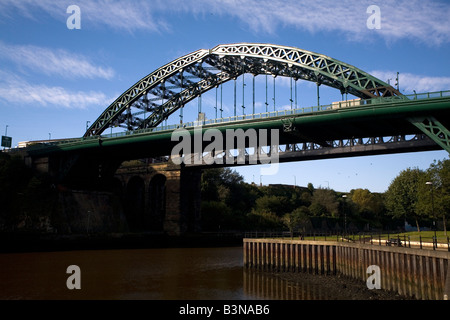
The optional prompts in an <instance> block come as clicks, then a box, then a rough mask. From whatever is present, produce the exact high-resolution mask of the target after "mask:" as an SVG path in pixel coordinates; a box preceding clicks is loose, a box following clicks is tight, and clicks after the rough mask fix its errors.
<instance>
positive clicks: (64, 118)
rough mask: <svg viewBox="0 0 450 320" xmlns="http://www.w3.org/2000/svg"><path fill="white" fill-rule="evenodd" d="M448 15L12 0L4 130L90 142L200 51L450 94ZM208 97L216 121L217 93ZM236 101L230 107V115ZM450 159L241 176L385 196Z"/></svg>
mask: <svg viewBox="0 0 450 320" xmlns="http://www.w3.org/2000/svg"><path fill="white" fill-rule="evenodd" d="M70 5H77V6H78V7H79V8H80V13H81V16H80V17H81V29H68V27H67V24H66V22H67V19H68V18H69V17H70V15H71V13H67V8H68V7H69V6H70ZM370 5H377V6H378V7H379V8H380V17H381V26H380V27H381V28H380V29H369V28H367V24H366V22H367V20H368V18H369V17H370V13H367V8H368V7H369V6H370ZM448 17H450V3H449V2H448V1H444V0H442V1H438V0H434V1H418V0H410V1H405V0H403V1H399V0H396V1H393V0H392V1H376V0H369V1H349V0H344V1H333V0H315V1H313V0H304V1H302V0H282V1H281V0H248V1H239V0H235V1H232V0H184V1H175V0H165V1H143V0H137V1H117V0H111V1H106V0H103V1H102V0H92V1H75V0H70V1H50V0H39V1H32V0H1V1H0V132H1V134H2V135H3V134H4V133H5V130H6V126H8V128H7V133H8V136H12V138H13V145H17V143H18V142H20V141H27V140H41V139H48V138H49V137H51V138H52V139H56V138H67V137H79V136H82V135H83V133H84V131H85V129H86V122H87V121H90V122H91V123H92V122H93V121H95V119H96V118H97V117H98V116H99V115H100V113H101V112H102V111H103V110H104V109H106V108H107V107H108V105H109V104H110V103H111V102H113V101H114V100H115V99H116V98H117V97H118V96H119V95H120V94H121V93H122V92H124V91H125V90H126V89H128V88H129V87H131V86H132V85H133V84H134V83H135V82H137V81H138V80H139V79H141V78H142V77H144V76H145V75H147V74H149V73H151V72H152V71H153V70H155V69H157V68H159V67H160V66H162V65H164V64H166V63H168V62H170V61H172V60H173V59H176V58H178V57H180V56H182V55H185V54H187V53H190V52H192V51H195V50H197V49H208V48H213V47H214V46H216V45H218V44H226V43H236V42H258V43H273V44H279V45H287V46H293V47H298V48H301V49H305V50H309V51H313V52H318V53H322V54H325V55H328V56H330V57H333V58H336V59H338V60H341V61H344V62H346V63H349V64H352V65H354V66H356V67H358V68H360V69H362V70H364V71H367V72H369V73H371V74H373V75H375V76H377V77H379V78H380V79H381V80H384V81H388V79H391V80H390V81H391V84H393V83H394V82H395V76H396V72H400V90H401V91H402V92H403V93H412V92H413V90H416V92H427V91H440V90H450V64H449V53H450V37H449V36H448V35H449V34H450V21H449V19H448ZM261 77H262V76H260V77H257V83H259V85H260V86H262V85H263V82H264V80H263V78H261ZM238 81H241V80H239V79H238ZM246 81H249V78H247V80H246ZM238 83H241V82H238ZM276 88H277V96H276V97H277V103H278V105H277V108H285V107H287V105H288V99H289V96H288V95H289V94H288V92H289V81H286V79H284V80H283V79H277V87H276ZM247 90H248V89H247ZM298 90H299V95H300V99H299V104H300V105H301V106H311V105H313V104H314V103H315V87H314V85H312V84H310V83H298ZM321 90H322V89H321ZM245 93H246V96H247V97H249V96H250V94H248V93H247V92H245ZM203 99H204V100H203V102H202V105H203V108H204V109H205V112H206V114H207V117H209V118H213V111H212V110H213V105H214V103H215V100H214V96H213V93H211V94H210V95H209V96H205V97H203ZM247 99H248V98H247ZM261 99H262V98H261ZM261 99H260V100H259V102H258V104H257V108H258V109H257V111H260V112H262V111H264V110H263V103H262V100H261ZM337 100H340V94H339V93H337V92H335V91H334V90H332V89H329V90H328V89H326V88H324V89H323V91H322V92H321V103H323V104H325V103H331V102H332V101H337ZM231 103H232V102H230V101H225V107H226V109H227V111H230V110H229V109H230V108H229V107H230V105H231ZM245 103H249V101H248V100H246V101H245V102H244V104H245ZM190 108H191V109H192V110H196V105H195V103H192V106H190ZM186 110H188V106H187V107H186ZM193 114H194V112H193ZM185 116H186V119H185V120H186V121H187V120H189V113H188V112H186V115H185ZM176 117H178V115H176V116H175V118H176ZM174 121H175V120H174ZM444 158H448V154H447V153H446V152H444V151H435V152H434V151H433V152H420V153H408V154H401V155H383V156H370V157H356V158H344V159H334V160H319V161H306V162H298V163H289V164H281V165H280V169H279V172H278V173H277V174H276V175H270V176H269V175H268V176H261V175H260V167H257V166H253V167H245V168H240V169H238V172H240V173H241V174H242V175H244V177H245V180H246V181H247V182H252V181H255V182H256V183H259V182H260V181H261V182H262V183H263V184H268V183H288V184H293V183H294V181H295V182H296V184H297V185H306V184H307V183H308V182H312V183H313V184H314V185H315V186H316V187H319V186H322V187H328V186H329V187H330V188H333V189H335V190H338V191H350V190H351V189H353V188H368V189H369V190H371V191H374V192H383V191H385V190H386V189H387V188H388V186H389V183H390V182H391V181H392V179H393V178H395V176H396V175H397V174H398V173H399V172H400V171H401V170H403V169H406V168H408V167H419V168H422V169H426V168H428V166H429V165H430V164H431V163H432V162H433V160H435V159H436V160H439V159H444Z"/></svg>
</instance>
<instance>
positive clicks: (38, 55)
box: [0, 41, 114, 79]
mask: <svg viewBox="0 0 450 320" xmlns="http://www.w3.org/2000/svg"><path fill="white" fill-rule="evenodd" d="M1 58H3V59H7V60H10V61H13V62H14V63H16V64H18V65H20V66H23V67H27V68H30V69H32V70H34V71H39V72H42V73H44V74H47V75H55V74H56V75H59V76H62V77H65V78H104V79H111V78H112V77H113V76H114V70H113V69H111V68H104V67H99V66H95V65H94V64H92V63H91V62H90V61H89V60H88V59H87V58H86V57H84V56H82V55H79V54H75V53H71V52H68V51H66V50H62V49H56V50H52V49H48V48H43V47H38V46H32V45H9V44H5V43H3V42H1V41H0V59H1Z"/></svg>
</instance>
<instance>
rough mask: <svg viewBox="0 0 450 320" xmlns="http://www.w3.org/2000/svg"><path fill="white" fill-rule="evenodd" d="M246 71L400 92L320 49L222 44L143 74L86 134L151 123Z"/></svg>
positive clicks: (369, 93) (374, 93)
mask: <svg viewBox="0 0 450 320" xmlns="http://www.w3.org/2000/svg"><path fill="white" fill-rule="evenodd" d="M245 73H250V74H253V75H254V76H256V75H261V74H263V75H272V76H274V77H276V76H285V77H291V78H293V79H294V80H295V81H297V80H306V81H312V82H315V83H316V84H317V86H319V85H322V84H323V85H326V86H329V87H333V88H336V89H338V90H340V92H341V93H342V94H344V93H346V94H347V93H348V94H352V95H354V96H356V97H359V98H362V99H368V98H376V97H388V96H399V95H401V93H400V92H398V91H397V90H396V89H394V88H393V87H392V86H390V85H388V84H386V83H385V82H383V81H381V80H379V79H377V78H375V77H373V76H371V75H370V74H368V73H366V72H364V71H362V70H360V69H358V68H356V67H354V66H352V65H350V64H347V63H344V62H341V61H339V60H336V59H333V58H330V57H328V56H325V55H322V54H318V53H314V52H310V51H306V50H303V49H298V48H295V47H287V46H279V45H273V44H255V43H238V44H224V45H218V46H216V47H214V48H212V49H209V50H206V49H200V50H197V51H195V52H192V53H190V54H187V55H185V56H183V57H180V58H178V59H175V60H174V61H172V62H169V63H168V64H166V65H164V66H162V67H160V68H158V69H156V70H155V71H153V72H152V73H150V74H149V75H147V76H145V77H144V78H142V79H141V80H139V81H138V82H137V83H136V84H134V85H133V86H132V87H130V88H129V89H128V90H126V91H125V92H124V93H123V94H122V95H121V96H119V97H118V98H117V99H116V100H115V101H114V102H113V103H112V104H111V105H110V106H108V107H107V108H106V109H105V111H104V112H103V113H102V114H101V115H100V116H99V117H98V118H97V120H96V121H94V122H93V124H92V125H91V126H90V127H89V128H88V129H87V131H86V133H85V134H84V137H89V136H99V135H101V134H102V132H104V131H105V130H106V129H108V128H110V127H113V126H114V127H116V126H121V127H124V128H126V129H127V130H128V131H134V130H139V129H146V128H154V127H156V126H158V125H159V124H160V123H161V122H162V121H163V120H165V119H167V118H168V117H169V116H170V115H171V114H172V113H174V112H175V111H176V110H178V109H180V108H181V107H183V106H184V105H185V104H186V103H188V102H189V101H191V100H193V99H195V98H196V97H199V96H201V95H202V94H203V93H205V92H206V91H208V90H210V89H212V88H214V87H217V86H219V85H220V84H222V83H225V82H227V81H230V80H233V79H236V78H237V77H239V76H240V75H242V74H245Z"/></svg>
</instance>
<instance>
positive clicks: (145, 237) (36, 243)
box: [0, 232, 242, 253]
mask: <svg viewBox="0 0 450 320" xmlns="http://www.w3.org/2000/svg"><path fill="white" fill-rule="evenodd" d="M228 246H242V235H241V234H237V233H191V234H185V235H183V236H170V235H167V234H165V233H156V232H154V233H151V232H147V233H108V234H67V235H61V234H33V233H1V234H0V252H1V253H12V252H44V251H71V250H107V249H145V248H175V247H176V248H186V247H197V248H198V247H228Z"/></svg>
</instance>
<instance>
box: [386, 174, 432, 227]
mask: <svg viewBox="0 0 450 320" xmlns="http://www.w3.org/2000/svg"><path fill="white" fill-rule="evenodd" d="M426 178H427V175H426V173H425V172H424V171H423V170H420V169H418V168H414V169H411V168H408V169H406V170H403V171H401V172H400V174H399V175H398V176H397V177H396V178H395V179H394V180H393V181H392V182H391V184H390V185H389V188H388V190H387V191H386V207H387V209H388V211H389V213H390V214H391V215H392V216H393V217H395V218H404V219H405V221H406V220H407V219H413V220H414V221H415V222H416V225H417V230H418V231H419V232H420V227H419V218H420V217H422V216H423V215H424V212H423V211H421V210H420V208H419V207H418V205H417V204H418V201H419V192H420V189H421V186H422V185H425V182H426Z"/></svg>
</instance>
